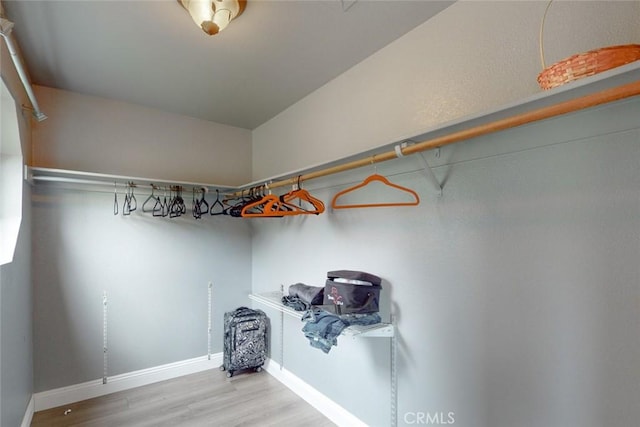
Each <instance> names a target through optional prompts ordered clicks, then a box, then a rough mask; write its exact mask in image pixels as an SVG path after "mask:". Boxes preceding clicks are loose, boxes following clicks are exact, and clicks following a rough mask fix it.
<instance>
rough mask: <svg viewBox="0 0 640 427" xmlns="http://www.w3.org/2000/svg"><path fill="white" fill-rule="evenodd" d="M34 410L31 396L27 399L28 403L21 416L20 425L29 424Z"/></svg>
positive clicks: (33, 401)
mask: <svg viewBox="0 0 640 427" xmlns="http://www.w3.org/2000/svg"><path fill="white" fill-rule="evenodd" d="M34 412H35V400H34V399H33V396H31V399H29V404H28V405H27V410H26V411H25V413H24V418H22V424H20V427H29V426H30V425H31V420H33V414H34Z"/></svg>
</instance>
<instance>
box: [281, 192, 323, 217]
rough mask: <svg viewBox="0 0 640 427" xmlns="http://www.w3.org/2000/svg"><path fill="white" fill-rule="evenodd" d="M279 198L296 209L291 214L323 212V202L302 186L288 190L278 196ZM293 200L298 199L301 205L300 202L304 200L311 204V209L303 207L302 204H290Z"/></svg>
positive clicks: (317, 213)
mask: <svg viewBox="0 0 640 427" xmlns="http://www.w3.org/2000/svg"><path fill="white" fill-rule="evenodd" d="M280 200H282V201H283V202H284V203H286V204H287V205H288V206H291V207H293V208H294V209H296V213H295V214H292V215H301V214H314V215H319V214H321V213H322V212H324V203H323V202H322V200H320V199H317V198H315V197H313V196H312V195H311V194H310V193H309V192H308V191H307V190H305V189H303V188H298V189H296V190H292V191H290V192H288V193H287V194H285V195H283V196H282V197H280ZM295 200H299V201H300V202H299V203H300V204H301V205H302V203H301V202H306V203H308V204H311V206H312V207H313V209H304V208H303V207H302V206H297V205H294V204H292V202H293V201H295Z"/></svg>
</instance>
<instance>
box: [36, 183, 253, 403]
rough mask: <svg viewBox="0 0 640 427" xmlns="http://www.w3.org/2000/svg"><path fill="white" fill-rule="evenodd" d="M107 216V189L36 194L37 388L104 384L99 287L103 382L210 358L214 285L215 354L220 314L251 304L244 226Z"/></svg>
mask: <svg viewBox="0 0 640 427" xmlns="http://www.w3.org/2000/svg"><path fill="white" fill-rule="evenodd" d="M137 197H138V203H139V205H141V204H142V202H143V201H144V199H145V198H146V197H145V196H142V195H141V194H139V195H138V196H137ZM119 201H120V203H122V201H123V194H120V197H119ZM120 208H121V209H122V206H120ZM112 210H113V193H98V192H87V191H74V190H70V189H61V188H57V189H53V188H50V187H46V186H44V185H39V186H36V187H35V189H34V194H33V236H34V247H33V281H34V341H35V344H34V374H35V392H40V391H45V390H50V389H54V388H58V387H63V386H68V385H73V384H78V383H82V382H85V381H90V380H95V379H98V378H102V375H103V352H102V340H103V306H102V295H103V292H104V291H106V292H107V297H108V322H107V330H108V348H109V360H108V364H109V369H108V374H109V376H111V375H117V374H122V373H126V372H131V371H135V370H139V369H144V368H149V367H154V366H158V365H162V364H166V363H171V362H175V361H181V360H185V359H190V358H194V357H199V356H204V355H206V354H207V314H208V310H207V308H208V305H207V296H208V283H209V282H210V281H211V282H213V283H214V291H213V293H214V302H213V314H214V333H213V338H212V339H213V348H212V351H213V352H214V353H216V352H220V351H222V328H221V325H222V313H223V312H224V311H228V310H230V309H232V308H235V307H237V306H238V305H241V304H244V305H246V304H248V299H247V294H248V293H249V289H250V268H251V264H250V259H251V244H250V230H249V226H248V224H247V223H246V222H245V221H238V220H236V219H233V218H222V217H208V218H204V219H202V220H200V221H196V220H195V219H193V217H191V216H185V217H181V218H174V219H169V218H154V217H152V216H151V215H150V214H142V213H140V212H139V210H138V211H136V212H134V213H133V214H132V215H131V216H129V217H123V216H121V215H119V216H114V215H113V211H112Z"/></svg>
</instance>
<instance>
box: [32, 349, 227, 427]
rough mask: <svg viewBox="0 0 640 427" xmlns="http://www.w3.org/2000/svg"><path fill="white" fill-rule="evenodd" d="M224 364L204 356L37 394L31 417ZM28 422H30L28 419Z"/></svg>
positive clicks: (219, 356) (215, 357) (218, 355)
mask: <svg viewBox="0 0 640 427" xmlns="http://www.w3.org/2000/svg"><path fill="white" fill-rule="evenodd" d="M221 364H222V353H216V354H212V355H211V360H209V357H208V356H202V357H196V358H195V359H188V360H182V361H180V362H175V363H169V364H166V365H161V366H155V367H153V368H148V369H142V370H140V371H134V372H129V373H126V374H121V375H115V376H113V377H108V378H107V383H106V384H103V383H102V379H98V380H93V381H88V382H85V383H82V384H76V385H72V386H68V387H61V388H57V389H54V390H48V391H43V392H40V393H35V394H34V395H33V399H32V401H33V402H34V404H33V405H32V406H33V411H32V412H31V414H32V415H33V412H34V411H35V412H37V411H43V410H45V409H50V408H55V407H57V406H62V405H68V404H70V403H73V402H79V401H81V400H86V399H92V398H94V397H98V396H103V395H105V394H110V393H115V392H118V391H122V390H128V389H131V388H135V387H140V386H143V385H148V384H152V383H156V382H159V381H165V380H169V379H172V378H177V377H181V376H183V375H189V374H193V373H196V372H201V371H205V370H208V369H214V368H218V367H219V366H220V365H221ZM26 416H27V414H25V419H26ZM29 422H31V421H30V420H29ZM28 425H29V424H27V426H28Z"/></svg>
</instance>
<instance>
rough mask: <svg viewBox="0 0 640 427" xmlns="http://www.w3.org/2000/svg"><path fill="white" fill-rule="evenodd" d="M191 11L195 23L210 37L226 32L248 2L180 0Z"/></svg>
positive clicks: (243, 0)
mask: <svg viewBox="0 0 640 427" xmlns="http://www.w3.org/2000/svg"><path fill="white" fill-rule="evenodd" d="M178 3H180V4H181V5H182V7H184V8H185V9H187V10H188V11H189V14H190V15H191V18H192V19H193V22H195V23H196V24H197V25H198V26H199V27H200V28H202V31H204V32H205V33H207V34H209V35H210V36H212V35H214V34H218V33H219V32H220V31H222V30H224V29H225V28H226V27H227V25H229V22H231V20H232V19H233V18H235V17H237V16H238V15H240V14H241V13H242V11H243V10H244V8H245V5H246V4H247V2H246V0H178Z"/></svg>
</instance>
